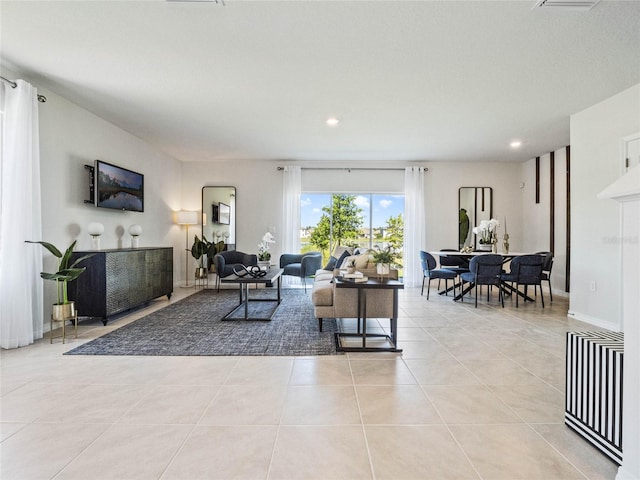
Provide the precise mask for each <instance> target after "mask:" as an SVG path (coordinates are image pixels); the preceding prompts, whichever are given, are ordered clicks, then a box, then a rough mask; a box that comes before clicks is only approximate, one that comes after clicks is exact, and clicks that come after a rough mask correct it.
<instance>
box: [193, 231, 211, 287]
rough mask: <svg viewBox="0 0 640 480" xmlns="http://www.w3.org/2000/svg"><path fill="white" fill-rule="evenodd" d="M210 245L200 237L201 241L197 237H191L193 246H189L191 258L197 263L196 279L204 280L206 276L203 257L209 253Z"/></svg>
mask: <svg viewBox="0 0 640 480" xmlns="http://www.w3.org/2000/svg"><path fill="white" fill-rule="evenodd" d="M209 246H210V243H209V241H208V240H207V239H206V238H205V237H204V235H203V236H202V240H201V239H199V238H198V236H197V235H195V236H194V237H193V245H191V256H192V257H193V258H195V259H196V262H198V265H199V266H198V267H197V268H196V278H205V277H206V276H207V269H206V268H204V256H205V255H206V254H207V252H208V251H209Z"/></svg>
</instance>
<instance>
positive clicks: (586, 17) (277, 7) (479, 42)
mask: <svg viewBox="0 0 640 480" xmlns="http://www.w3.org/2000/svg"><path fill="white" fill-rule="evenodd" d="M535 3H536V2H535V0H530V1H529V0H527V1H518V0H512V1H478V0H476V1H466V2H458V1H411V2H409V1H406V2H405V1H264V0H263V1H259V0H258V1H246V0H225V4H226V5H225V6H222V4H215V3H202V2H188V3H180V2H165V1H163V0H146V1H124V2H121V1H120V2H119V1H43V2H40V1H4V0H2V1H1V2H0V16H1V32H2V33H1V42H2V43H1V58H2V64H3V65H4V66H5V67H6V68H9V69H11V70H13V71H16V72H17V73H18V74H20V75H25V76H26V77H27V78H31V79H32V81H34V82H37V84H39V85H42V86H44V87H46V88H48V89H50V90H52V91H54V92H56V93H58V94H60V95H62V96H64V97H66V98H68V99H70V100H72V101H73V102H75V103H77V104H79V105H81V106H83V107H84V108H86V109H87V110H90V111H92V112H94V113H96V114H97V115H99V116H101V117H103V118H105V119H107V120H109V121H111V122H113V123H115V124H117V125H119V126H120V127H121V128H123V129H125V130H127V131H129V132H131V133H132V134H134V135H136V136H138V137H140V138H142V139H144V140H146V141H147V142H149V143H151V144H153V145H155V146H156V147H157V148H159V149H161V150H163V151H165V152H167V153H168V154H170V155H172V156H173V157H175V158H177V159H180V160H184V161H206V160H216V159H281V160H296V161H306V160H320V161H321V160H402V161H413V160H416V161H419V160H427V161H450V160H470V161H482V160H495V161H523V160H526V159H529V158H532V157H534V156H537V155H542V154H545V153H546V152H549V151H551V150H555V149H558V148H561V147H563V146H565V145H567V144H568V143H569V116H570V115H571V114H573V113H576V112H579V111H580V110H582V109H584V108H587V107H589V106H591V105H593V104H595V103H597V102H599V101H601V100H604V99H605V98H608V97H610V96H611V95H614V94H616V93H618V92H620V91H622V90H624V89H626V88H628V87H630V86H632V85H634V84H637V83H640V1H636V0H631V1H608V0H602V1H601V2H600V3H598V4H597V5H596V6H595V7H594V8H592V9H591V10H588V11H571V10H562V9H560V10H558V9H553V8H532V7H533V6H534V5H535ZM41 108H46V106H43V107H41ZM639 109H640V108H639ZM639 114H640V112H639ZM330 116H335V117H337V118H339V119H340V121H341V122H340V124H339V126H337V127H333V128H331V127H328V126H327V125H326V124H325V120H326V119H327V118H328V117H330ZM603 122H606V119H603ZM514 139H520V140H522V142H523V146H522V148H520V149H519V150H513V149H511V148H510V147H509V143H510V142H511V141H512V140H514Z"/></svg>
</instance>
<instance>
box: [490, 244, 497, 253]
mask: <svg viewBox="0 0 640 480" xmlns="http://www.w3.org/2000/svg"><path fill="white" fill-rule="evenodd" d="M491 253H498V242H493V243H492V244H491Z"/></svg>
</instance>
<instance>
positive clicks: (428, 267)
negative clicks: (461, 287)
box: [420, 250, 458, 300]
mask: <svg viewBox="0 0 640 480" xmlns="http://www.w3.org/2000/svg"><path fill="white" fill-rule="evenodd" d="M420 264H421V265H422V290H421V291H420V295H423V294H424V282H425V280H427V279H429V281H428V282H427V300H429V292H430V290H431V280H436V279H437V280H438V283H440V280H441V279H443V280H444V288H445V294H446V292H448V291H449V283H448V282H449V280H452V282H453V294H454V295H455V294H456V284H455V280H456V277H457V276H458V274H457V273H456V272H454V271H452V270H447V269H444V268H436V266H437V262H436V259H435V258H434V256H433V255H431V254H430V253H429V252H423V251H422V250H421V251H420Z"/></svg>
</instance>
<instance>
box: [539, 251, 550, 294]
mask: <svg viewBox="0 0 640 480" xmlns="http://www.w3.org/2000/svg"><path fill="white" fill-rule="evenodd" d="M536 255H543V256H544V261H543V264H542V280H543V281H546V282H547V283H548V284H549V299H550V300H551V301H552V302H553V293H552V292H551V269H552V268H553V252H536ZM535 288H536V290H535V293H538V290H537V287H535ZM540 291H541V292H542V285H541V286H540Z"/></svg>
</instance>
